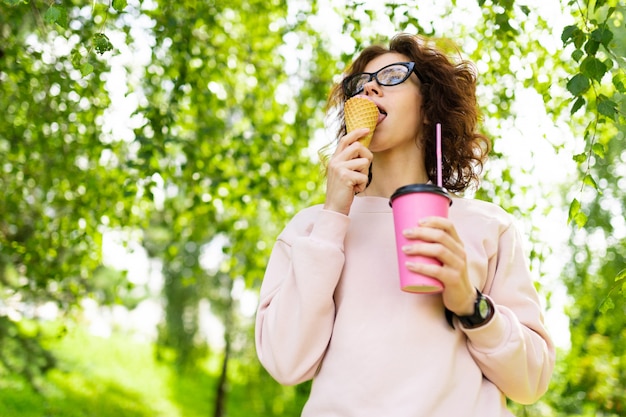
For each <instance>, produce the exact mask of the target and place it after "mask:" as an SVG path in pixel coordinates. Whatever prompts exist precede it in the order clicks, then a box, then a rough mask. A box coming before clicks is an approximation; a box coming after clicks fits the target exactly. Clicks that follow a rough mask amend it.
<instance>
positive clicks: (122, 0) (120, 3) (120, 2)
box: [113, 0, 128, 12]
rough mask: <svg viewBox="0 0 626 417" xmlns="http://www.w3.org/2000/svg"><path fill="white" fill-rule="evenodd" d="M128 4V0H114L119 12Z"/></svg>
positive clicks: (116, 9) (114, 5)
mask: <svg viewBox="0 0 626 417" xmlns="http://www.w3.org/2000/svg"><path fill="white" fill-rule="evenodd" d="M126 6H128V2H127V1H126V0H113V8H114V9H115V11H117V12H121V11H123V10H124V9H125V8H126Z"/></svg>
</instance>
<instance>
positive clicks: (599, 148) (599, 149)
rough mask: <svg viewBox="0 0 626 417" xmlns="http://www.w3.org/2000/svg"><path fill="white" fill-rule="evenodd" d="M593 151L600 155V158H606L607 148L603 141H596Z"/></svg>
mask: <svg viewBox="0 0 626 417" xmlns="http://www.w3.org/2000/svg"><path fill="white" fill-rule="evenodd" d="M591 151H592V152H593V153H594V154H596V155H598V156H599V157H600V158H604V156H605V154H606V149H605V147H604V145H603V144H601V143H598V142H596V143H594V144H593V146H592V147H591Z"/></svg>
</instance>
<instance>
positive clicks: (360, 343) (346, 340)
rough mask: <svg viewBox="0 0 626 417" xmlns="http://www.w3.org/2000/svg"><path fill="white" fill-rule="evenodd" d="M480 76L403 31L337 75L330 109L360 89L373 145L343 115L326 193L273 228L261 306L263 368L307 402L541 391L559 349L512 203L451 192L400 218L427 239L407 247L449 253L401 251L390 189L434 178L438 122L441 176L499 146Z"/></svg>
mask: <svg viewBox="0 0 626 417" xmlns="http://www.w3.org/2000/svg"><path fill="white" fill-rule="evenodd" d="M475 82H476V77H475V72H474V70H473V66H471V65H470V64H469V63H468V62H460V63H458V64H455V63H452V62H451V61H450V60H449V59H448V58H447V57H446V56H445V55H444V54H443V53H442V52H440V51H439V50H438V49H436V48H435V47H434V46H432V45H431V44H429V43H428V42H427V41H425V40H424V39H421V38H419V37H416V36H413V35H407V34H400V35H397V36H396V37H394V38H393V39H392V40H391V42H390V45H389V47H388V48H385V47H381V46H371V47H369V48H366V49H365V50H364V51H363V52H362V53H361V54H360V55H359V57H358V58H357V59H356V60H355V61H354V63H353V64H352V66H351V67H350V68H349V69H348V71H347V75H346V78H345V79H344V81H343V82H342V84H341V85H338V86H335V88H334V89H333V91H332V93H331V96H330V101H329V105H330V107H331V108H335V107H338V108H340V109H341V108H342V105H343V103H344V102H345V101H346V100H347V99H349V98H350V97H352V96H355V95H364V96H367V97H368V98H370V99H371V100H373V101H374V102H375V103H376V105H377V106H378V108H379V111H380V113H381V115H380V116H379V119H378V125H377V127H376V129H375V133H374V137H373V139H372V142H371V144H370V146H369V149H368V148H366V147H365V146H363V144H361V142H359V139H360V138H362V137H363V136H365V135H366V134H367V132H368V130H367V129H360V130H355V131H352V132H351V133H348V134H346V133H345V123H344V124H342V126H341V129H340V132H339V134H338V138H339V141H338V144H337V148H336V151H335V152H334V154H333V156H332V157H331V158H330V161H329V162H328V178H327V190H326V200H325V203H324V204H323V205H319V206H314V207H310V208H308V209H305V210H303V211H301V212H300V213H298V214H297V215H296V216H295V217H294V218H293V220H292V221H291V222H290V223H289V224H288V225H287V227H286V228H285V229H284V230H283V232H282V233H281V234H280V236H279V237H278V240H277V242H276V245H275V247H274V249H273V252H272V255H271V258H270V260H269V263H268V267H267V271H266V275H265V278H264V281H263V284H262V287H261V298H260V304H259V308H258V312H257V323H256V346H257V352H258V356H259V359H260V360H261V362H262V364H263V365H264V367H265V368H266V369H267V370H268V372H269V373H270V374H271V375H272V376H273V377H274V378H275V379H276V380H277V381H279V382H280V383H282V384H297V383H300V382H303V381H306V380H309V379H311V378H313V385H312V388H311V394H310V397H309V399H308V401H307V403H306V405H305V407H304V410H303V413H302V415H303V416H305V417H310V416H315V417H327V416H328V417H330V416H337V417H338V416H342V417H347V416H358V417H364V416H372V417H380V416H393V417H403V416H406V417H409V416H410V417H419V416H424V417H450V416H454V417H461V416H468V417H470V416H471V417H475V416H481V417H485V416H487V417H492V416H511V413H510V412H509V411H508V410H507V408H506V397H508V398H510V399H511V400H513V401H517V402H520V403H532V402H535V401H536V400H538V399H539V398H540V397H541V395H543V393H544V392H545V391H546V389H547V387H548V384H549V381H550V377H551V374H552V370H553V367H554V355H555V350H554V346H553V343H552V341H551V339H550V337H549V335H548V334H547V331H546V329H545V328H544V325H543V316H542V314H543V312H542V308H541V305H540V301H539V297H538V295H537V293H536V291H535V289H534V286H533V283H532V277H531V274H530V272H529V267H528V264H527V260H526V258H525V255H524V251H523V248H522V237H521V236H520V234H519V232H518V231H517V229H516V228H515V226H514V224H513V221H512V218H511V217H510V216H509V215H508V214H507V213H506V212H504V210H502V209H501V208H499V207H497V206H496V205H494V204H491V203H487V202H483V201H478V200H471V199H466V198H460V197H453V203H452V206H451V207H450V213H449V218H441V217H431V218H428V219H426V220H425V221H423V222H421V223H420V224H419V225H415V227H412V228H409V229H407V230H405V231H404V234H405V236H406V237H408V238H410V239H413V240H415V241H416V242H415V243H414V244H411V245H406V246H405V247H403V248H401V250H404V251H405V252H406V253H407V254H411V255H423V256H429V257H434V258H437V259H438V260H439V261H440V262H441V266H439V265H420V264H407V265H406V266H405V265H400V266H399V265H398V263H397V259H396V246H395V240H394V231H393V215H392V212H391V209H390V207H389V198H390V196H391V195H392V194H393V192H394V191H395V190H396V189H397V188H399V187H401V186H403V185H407V184H413V183H427V182H434V181H435V180H436V163H435V156H436V152H435V143H434V142H435V141H434V138H435V133H434V132H435V125H436V124H437V123H441V126H442V140H443V185H444V187H445V188H447V189H448V190H449V191H451V192H460V191H463V190H465V189H467V188H468V187H469V186H471V185H472V184H474V183H476V182H477V180H478V174H479V171H480V168H482V164H483V161H484V159H485V158H486V154H487V151H488V148H489V147H488V142H487V140H486V138H485V137H484V136H482V135H480V134H479V133H477V126H476V125H477V119H478V111H477V104H476V97H475ZM339 117H340V118H342V117H343V113H342V112H341V111H340V112H339ZM417 240H420V241H421V242H422V243H417ZM399 267H407V268H409V269H411V270H412V271H415V272H418V273H421V274H425V275H429V276H431V277H433V278H436V279H438V280H439V281H441V282H442V283H443V285H444V290H443V292H441V293H440V294H413V293H407V292H402V291H401V290H400V289H399V283H398V281H399V279H398V268H399Z"/></svg>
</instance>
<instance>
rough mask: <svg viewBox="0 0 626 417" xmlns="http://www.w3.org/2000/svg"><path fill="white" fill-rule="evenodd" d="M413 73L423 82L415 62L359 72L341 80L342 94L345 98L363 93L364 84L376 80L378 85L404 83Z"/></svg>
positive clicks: (399, 63)
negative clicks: (374, 70)
mask: <svg viewBox="0 0 626 417" xmlns="http://www.w3.org/2000/svg"><path fill="white" fill-rule="evenodd" d="M413 72H415V75H417V78H419V80H420V81H421V82H424V79H423V78H422V76H421V75H420V74H419V73H418V72H417V70H416V69H415V62H396V63H395V64H390V65H387V66H386V67H382V68H381V69H379V70H378V71H376V72H359V73H358V74H353V75H350V76H349V77H347V78H346V79H344V80H343V83H342V86H343V92H344V94H345V95H346V97H352V96H355V95H357V94H359V93H360V92H362V91H363V89H364V88H365V84H367V83H369V82H370V81H372V80H376V82H377V83H378V84H379V85H384V86H392V85H398V84H402V83H403V82H405V81H406V80H407V79H408V78H409V77H410V76H411V73H413Z"/></svg>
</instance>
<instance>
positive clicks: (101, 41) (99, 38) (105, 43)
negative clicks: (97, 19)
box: [93, 33, 113, 55]
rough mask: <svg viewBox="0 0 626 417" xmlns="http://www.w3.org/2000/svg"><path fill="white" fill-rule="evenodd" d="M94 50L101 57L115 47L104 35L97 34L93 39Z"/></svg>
mask: <svg viewBox="0 0 626 417" xmlns="http://www.w3.org/2000/svg"><path fill="white" fill-rule="evenodd" d="M93 44H94V48H96V52H97V53H99V54H100V55H102V54H104V53H105V52H108V51H110V50H112V49H113V45H112V44H111V42H110V41H109V38H108V37H107V35H105V34H104V33H96V34H95V35H94V37H93Z"/></svg>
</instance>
